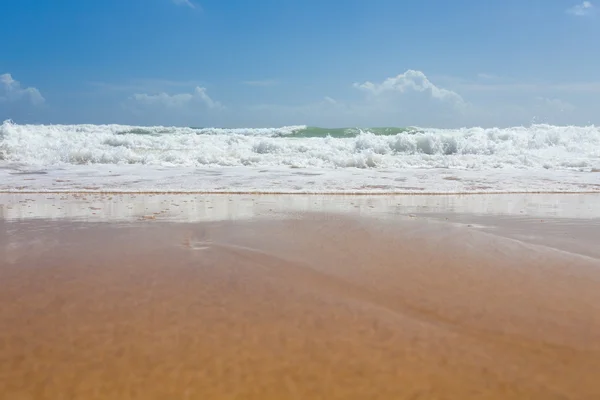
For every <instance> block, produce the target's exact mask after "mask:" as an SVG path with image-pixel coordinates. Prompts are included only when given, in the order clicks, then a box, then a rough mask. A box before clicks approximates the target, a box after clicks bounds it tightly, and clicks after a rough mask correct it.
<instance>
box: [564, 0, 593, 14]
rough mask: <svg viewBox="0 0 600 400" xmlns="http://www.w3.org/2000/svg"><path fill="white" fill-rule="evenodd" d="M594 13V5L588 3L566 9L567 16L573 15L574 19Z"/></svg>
mask: <svg viewBox="0 0 600 400" xmlns="http://www.w3.org/2000/svg"><path fill="white" fill-rule="evenodd" d="M593 11H594V5H593V4H592V3H591V2H590V1H584V2H583V3H581V4H577V5H576V6H573V7H571V8H568V9H567V14H571V15H575V16H576V17H585V16H586V15H591V14H592V12H593Z"/></svg>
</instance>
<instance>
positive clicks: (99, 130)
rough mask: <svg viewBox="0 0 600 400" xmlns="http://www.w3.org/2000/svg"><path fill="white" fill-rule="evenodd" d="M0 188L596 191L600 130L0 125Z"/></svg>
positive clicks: (599, 180) (598, 185)
mask: <svg viewBox="0 0 600 400" xmlns="http://www.w3.org/2000/svg"><path fill="white" fill-rule="evenodd" d="M0 191H4V192H28V191H31V192H33V191H49V192H72V191H79V192H186V193H187V192H189V193H349V194H350V193H514V192H600V127H595V126H551V125H541V124H540V125H531V126H522V127H513V128H505V129H500V128H462V129H429V128H421V127H378V128H333V129H332V128H319V127H309V126H286V127H280V128H263V129H256V128H238V129H225V128H195V127H164V126H153V127H142V126H125V125H20V124H16V123H14V122H12V121H5V122H4V123H2V125H0Z"/></svg>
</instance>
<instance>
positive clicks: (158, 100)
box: [131, 86, 223, 109]
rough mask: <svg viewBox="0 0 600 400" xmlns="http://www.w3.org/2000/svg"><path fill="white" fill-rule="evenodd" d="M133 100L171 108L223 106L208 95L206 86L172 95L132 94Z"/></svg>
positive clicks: (215, 107)
mask: <svg viewBox="0 0 600 400" xmlns="http://www.w3.org/2000/svg"><path fill="white" fill-rule="evenodd" d="M131 100H133V101H134V102H136V103H138V104H140V105H145V106H159V107H162V108H170V109H183V108H187V107H189V106H193V105H198V104H201V105H203V106H204V107H206V108H209V109H218V108H222V107H223V106H222V105H221V103H219V102H218V101H215V100H213V99H212V98H211V97H210V96H209V95H208V93H207V92H206V88H203V87H199V86H198V87H196V89H194V91H193V92H192V93H178V94H172V95H170V94H167V93H164V92H163V93H158V94H147V93H136V94H134V95H133V96H131Z"/></svg>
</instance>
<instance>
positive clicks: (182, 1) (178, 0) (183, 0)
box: [171, 0, 196, 8]
mask: <svg viewBox="0 0 600 400" xmlns="http://www.w3.org/2000/svg"><path fill="white" fill-rule="evenodd" d="M171 1H172V2H173V3H174V4H177V5H178V6H186V7H189V8H196V4H194V3H192V2H191V1H190V0H171Z"/></svg>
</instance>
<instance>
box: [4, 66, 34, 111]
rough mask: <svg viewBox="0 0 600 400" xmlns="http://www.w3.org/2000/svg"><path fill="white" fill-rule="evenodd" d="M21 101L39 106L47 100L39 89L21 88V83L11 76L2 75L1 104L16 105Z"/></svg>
mask: <svg viewBox="0 0 600 400" xmlns="http://www.w3.org/2000/svg"><path fill="white" fill-rule="evenodd" d="M21 101H24V102H26V103H29V104H31V105H34V106H37V105H40V104H43V103H44V101H45V99H44V97H43V96H42V94H41V93H40V91H39V90H38V89H36V88H34V87H27V88H23V87H21V83H20V82H19V81H16V80H14V79H13V77H12V75H11V74H2V75H0V102H2V103H5V102H6V103H15V102H21Z"/></svg>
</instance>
